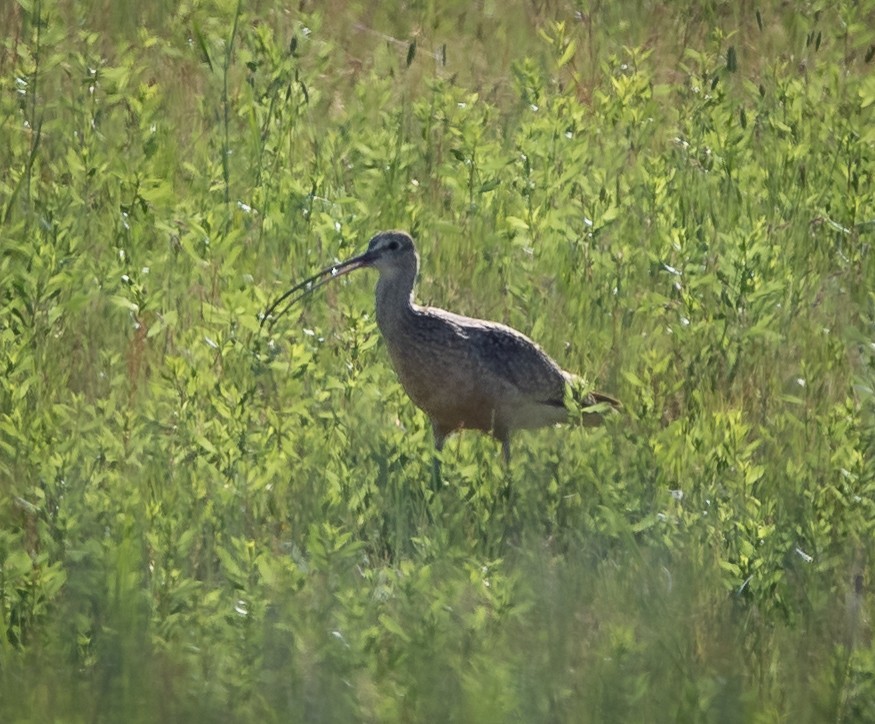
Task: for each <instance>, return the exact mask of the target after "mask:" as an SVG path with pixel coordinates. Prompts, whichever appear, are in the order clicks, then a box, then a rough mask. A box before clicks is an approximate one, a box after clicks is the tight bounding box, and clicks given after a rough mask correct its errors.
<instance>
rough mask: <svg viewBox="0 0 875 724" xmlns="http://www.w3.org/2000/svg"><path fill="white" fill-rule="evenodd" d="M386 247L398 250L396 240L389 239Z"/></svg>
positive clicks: (390, 249)
mask: <svg viewBox="0 0 875 724" xmlns="http://www.w3.org/2000/svg"><path fill="white" fill-rule="evenodd" d="M386 248H387V249H388V250H389V251H398V242H397V241H390V242H389V244H388V246H387V247H386Z"/></svg>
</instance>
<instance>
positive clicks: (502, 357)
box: [260, 230, 621, 465]
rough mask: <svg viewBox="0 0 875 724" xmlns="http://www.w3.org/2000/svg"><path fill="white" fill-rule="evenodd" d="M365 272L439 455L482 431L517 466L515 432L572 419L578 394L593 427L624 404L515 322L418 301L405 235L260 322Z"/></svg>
mask: <svg viewBox="0 0 875 724" xmlns="http://www.w3.org/2000/svg"><path fill="white" fill-rule="evenodd" d="M363 268H373V269H376V270H377V271H378V272H379V279H378V280H377V287H376V317H377V326H378V327H379V329H380V333H381V335H382V337H383V340H384V341H385V344H386V347H387V349H388V352H389V358H390V360H391V362H392V366H393V367H394V369H395V372H396V374H397V376H398V379H399V381H400V382H401V386H402V387H403V388H404V390H405V392H406V393H407V395H408V397H410V399H411V400H412V401H413V403H414V404H415V405H416V406H417V407H419V408H420V409H421V410H422V411H423V412H425V414H426V415H427V416H428V418H429V420H430V422H431V427H432V431H433V434H434V443H435V446H436V448H437V450H438V451H440V450H442V449H443V447H444V443H445V442H446V439H447V437H448V436H449V435H450V434H451V433H453V432H456V431H458V430H479V431H481V432H484V433H487V434H490V435H492V436H493V437H494V438H495V439H496V440H498V441H499V442H500V443H501V448H502V454H503V457H504V461H505V464H506V465H509V463H510V438H511V434H512V433H513V432H514V431H515V430H519V429H532V428H539V427H546V426H550V425H555V424H557V423H562V422H566V421H567V420H568V419H569V410H568V407H567V405H568V403H569V401H570V400H572V399H573V400H574V403H575V404H576V405H578V407H579V408H580V409H581V420H582V422H583V424H584V425H585V426H588V427H592V426H596V425H599V424H601V422H602V420H603V417H604V415H605V414H606V413H608V412H609V411H612V410H618V409H620V408H621V404H620V402H619V401H617V400H616V399H614V398H613V397H611V396H609V395H606V394H603V393H600V392H593V391H585V386H583V385H582V383H581V381H580V378H578V377H577V376H576V375H574V374H572V373H570V372H566V371H565V370H563V369H562V368H561V367H560V366H559V365H558V364H557V363H556V362H554V361H553V360H552V359H551V358H550V357H549V356H548V355H547V353H546V352H544V350H542V349H541V347H539V346H538V345H537V344H536V343H535V342H533V341H532V340H531V339H529V338H528V337H527V336H526V335H524V334H523V333H521V332H518V331H517V330H515V329H513V328H512V327H509V326H507V325H504V324H500V323H498V322H490V321H486V320H482V319H474V318H472V317H466V316H462V315H460V314H454V313H453V312H448V311H446V310H443V309H438V308H435V307H427V306H420V305H419V304H416V303H415V302H414V301H413V287H414V283H415V281H416V276H417V273H418V271H419V255H418V254H417V251H416V246H415V244H414V241H413V238H412V236H411V235H410V234H409V233H407V232H406V231H398V230H393V231H382V232H379V233H377V234H375V235H374V236H373V237H372V238H371V239H370V241H369V242H368V246H367V249H366V250H365V251H364V252H363V253H361V254H359V255H357V256H353V257H351V258H349V259H346V260H345V261H341V262H339V263H337V264H334V265H332V266H330V267H326V268H325V269H323V270H321V271H320V272H318V273H316V274H314V275H313V276H311V277H308V278H307V279H305V280H304V281H302V282H300V283H299V284H296V285H295V286H293V287H292V288H291V289H289V290H288V291H287V292H285V293H284V294H283V295H281V296H280V297H279V298H278V299H276V300H275V301H274V302H273V304H271V305H270V306H269V307H268V308H267V309H266V310H265V311H264V312H263V313H262V314H261V315H260V317H261V322H260V324H261V326H262V327H263V326H264V324H265V322H268V320H269V322H268V327H269V328H270V327H272V325H273V324H274V323H275V322H276V321H277V320H278V319H279V318H280V317H281V316H282V315H283V314H285V313H286V312H287V311H288V310H289V309H290V308H291V307H292V306H293V305H294V304H295V303H296V302H298V301H299V300H300V299H302V298H303V297H305V296H306V295H308V294H310V293H311V292H313V291H315V290H316V289H318V288H319V287H321V286H323V285H325V284H327V283H329V282H330V281H332V280H334V279H337V278H339V277H341V276H343V275H345V274H348V273H350V272H352V271H354V270H356V269H363ZM290 297H291V300H290V301H289V302H288V303H287V304H286V305H285V306H284V307H283V308H282V309H281V310H280V311H279V312H277V311H276V310H277V308H278V307H279V306H280V305H281V304H282V303H283V302H285V301H286V300H287V299H289V298H290ZM569 392H570V393H571V394H569Z"/></svg>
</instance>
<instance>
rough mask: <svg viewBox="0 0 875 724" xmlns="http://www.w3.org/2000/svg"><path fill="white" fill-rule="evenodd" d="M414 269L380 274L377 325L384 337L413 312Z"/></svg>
mask: <svg viewBox="0 0 875 724" xmlns="http://www.w3.org/2000/svg"><path fill="white" fill-rule="evenodd" d="M415 279H416V267H413V268H412V269H395V270H392V271H390V272H382V273H381V274H380V279H379V281H377V324H378V325H379V327H380V330H381V331H382V332H383V336H386V334H387V332H391V330H392V329H394V328H396V327H397V326H398V325H399V324H402V323H403V322H404V321H405V320H406V319H408V318H409V317H410V316H411V315H412V314H413V311H414V307H413V282H414V281H415Z"/></svg>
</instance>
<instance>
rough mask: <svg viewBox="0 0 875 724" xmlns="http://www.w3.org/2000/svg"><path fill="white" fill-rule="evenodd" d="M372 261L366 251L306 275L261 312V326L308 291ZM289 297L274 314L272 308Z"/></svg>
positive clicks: (276, 317) (284, 311)
mask: <svg viewBox="0 0 875 724" xmlns="http://www.w3.org/2000/svg"><path fill="white" fill-rule="evenodd" d="M371 261H372V257H371V255H370V254H369V253H368V252H365V253H364V254H359V255H358V256H354V257H351V258H350V259H347V260H346V261H342V262H340V263H339V264H334V265H332V266H329V267H326V268H325V269H323V270H322V271H320V272H317V273H316V274H314V275H313V276H311V277H307V278H306V279H305V280H304V281H302V282H300V283H299V284H296V285H295V286H293V287H292V288H291V289H289V290H288V291H287V292H286V293H285V294H283V295H282V296H281V297H279V298H278V299H277V300H276V301H275V302H274V303H273V304H271V305H270V306H269V307H268V308H267V309H266V310H265V311H264V312H262V314H261V326H262V327H263V326H264V323H265V322H267V320H268V319H270V323H269V324H268V327H271V326H273V324H274V322H276V320H278V319H279V318H280V317H282V316H283V315H284V314H285V313H286V312H288V311H289V310H290V309H291V308H292V307H293V306H294V305H295V303H296V302H298V301H300V300H301V299H303V298H304V297H306V296H307V295H308V294H310V292H314V291H316V290H317V289H318V288H319V287H322V286H325V285H326V284H328V282H330V281H331V280H332V279H337V278H338V277H342V276H343V275H344V274H349V273H350V272H351V271H355V270H356V269H360V268H361V267H363V266H368V264H370V263H371ZM323 277H325V278H324V279H323ZM289 297H292V299H291V300H289V302H287V303H286V305H285V306H284V307H283V308H282V309H281V310H280V311H279V312H277V313H276V314H274V310H275V309H276V308H277V307H278V306H279V305H280V304H282V303H283V302H285V301H286V300H287V299H288V298H289Z"/></svg>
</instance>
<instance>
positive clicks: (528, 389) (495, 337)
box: [446, 313, 567, 406]
mask: <svg viewBox="0 0 875 724" xmlns="http://www.w3.org/2000/svg"><path fill="white" fill-rule="evenodd" d="M446 314H447V319H448V321H451V322H453V323H454V324H455V325H457V326H458V328H459V330H460V331H461V333H462V334H464V335H465V337H467V339H468V340H469V349H470V350H471V354H472V355H475V356H476V360H474V361H475V363H476V365H477V367H478V369H479V370H480V377H481V379H482V383H483V384H485V385H490V384H491V385H495V386H496V387H498V388H500V390H501V393H502V395H503V397H504V399H507V396H508V395H510V396H517V397H520V398H524V399H525V400H526V401H527V402H541V403H545V404H549V405H556V406H562V405H563V401H564V399H565V383H566V379H567V376H566V374H565V372H563V370H562V369H561V368H560V367H559V365H557V364H556V363H555V362H554V361H553V360H552V359H550V357H548V356H547V354H546V353H545V352H544V351H543V350H542V349H541V348H540V347H539V346H538V345H537V344H535V343H534V342H533V341H532V340H531V339H529V338H528V337H526V336H525V335H524V334H522V333H520V332H517V331H516V330H515V329H513V328H511V327H508V326H506V325H503V324H498V323H496V322H487V321H482V320H477V319H470V318H468V317H461V316H459V315H455V314H452V313H446Z"/></svg>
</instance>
